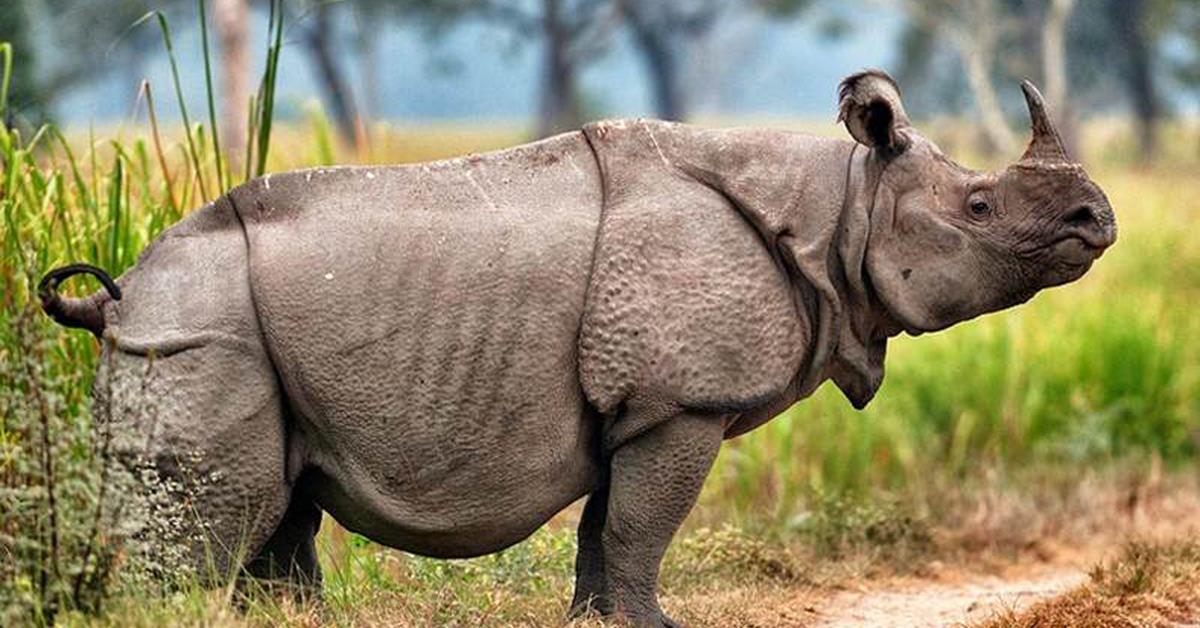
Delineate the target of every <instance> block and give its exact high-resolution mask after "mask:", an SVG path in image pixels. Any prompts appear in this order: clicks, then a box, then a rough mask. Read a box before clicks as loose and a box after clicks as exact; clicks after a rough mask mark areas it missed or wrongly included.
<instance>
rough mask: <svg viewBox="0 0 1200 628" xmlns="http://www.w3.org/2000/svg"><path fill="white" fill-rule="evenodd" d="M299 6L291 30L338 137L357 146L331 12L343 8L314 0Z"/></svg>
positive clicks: (355, 123)
mask: <svg viewBox="0 0 1200 628" xmlns="http://www.w3.org/2000/svg"><path fill="white" fill-rule="evenodd" d="M301 6H302V9H303V10H302V12H301V13H300V14H299V15H297V16H295V18H294V20H295V21H294V24H295V27H296V28H297V29H299V32H300V43H301V45H303V46H304V50H305V52H306V53H307V54H308V58H309V62H310V63H311V64H312V68H313V72H314V74H316V77H317V82H318V84H319V85H320V86H321V91H322V93H323V94H324V100H325V105H326V107H328V108H329V114H330V115H331V116H332V117H333V121H334V124H335V125H336V126H337V129H338V134H339V135H340V136H341V137H342V139H343V140H344V141H345V142H346V143H347V144H349V145H351V146H355V145H357V143H358V142H357V138H358V136H359V131H358V129H359V126H358V125H359V122H360V120H359V117H358V111H357V109H356V107H355V105H354V94H353V92H351V91H350V85H349V82H348V81H347V80H346V74H345V71H344V69H343V68H342V65H341V63H340V59H341V58H342V53H341V52H340V51H339V47H340V42H341V40H342V39H343V33H342V31H341V29H340V28H339V27H340V26H341V23H340V22H339V21H338V19H337V17H336V15H335V12H338V11H343V10H344V9H345V6H344V5H343V3H341V2H333V1H331V0H315V1H314V2H306V3H304V4H302V5H301Z"/></svg>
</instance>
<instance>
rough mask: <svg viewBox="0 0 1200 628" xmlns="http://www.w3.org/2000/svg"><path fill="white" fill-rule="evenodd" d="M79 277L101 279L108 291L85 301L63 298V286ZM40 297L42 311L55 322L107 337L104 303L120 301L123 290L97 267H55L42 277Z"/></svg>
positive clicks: (86, 298) (83, 265) (82, 265)
mask: <svg viewBox="0 0 1200 628" xmlns="http://www.w3.org/2000/svg"><path fill="white" fill-rule="evenodd" d="M75 275H91V276H93V277H95V278H96V279H99V280H100V283H101V284H102V285H103V286H104V291H102V292H97V293H95V294H92V295H91V296H87V297H82V298H75V297H64V296H62V295H60V294H59V293H58V286H59V284H61V283H62V282H63V281H65V280H66V279H68V278H70V277H73V276H75ZM38 298H39V299H41V301H42V311H44V312H45V313H46V314H48V315H49V316H50V318H52V319H54V322H56V323H58V324H60V325H64V326H66V327H75V328H78V329H86V330H88V331H90V332H92V334H93V335H95V336H96V337H97V338H100V337H102V336H103V334H104V326H105V321H104V304H105V303H106V302H107V301H108V300H109V299H112V300H114V301H120V300H121V288H120V287H119V286H118V285H117V283H116V282H115V281H113V279H112V277H110V276H109V275H108V273H106V272H104V271H103V270H101V269H99V268H96V267H95V266H92V265H90V264H71V265H69V266H63V267H61V268H55V269H54V270H52V271H50V272H48V273H46V276H44V277H42V280H41V281H40V282H38Z"/></svg>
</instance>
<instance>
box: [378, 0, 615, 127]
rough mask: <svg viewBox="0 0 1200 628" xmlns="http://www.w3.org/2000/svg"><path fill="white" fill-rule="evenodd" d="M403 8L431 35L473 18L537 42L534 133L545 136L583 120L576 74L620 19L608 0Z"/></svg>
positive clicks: (474, 0) (457, 2)
mask: <svg viewBox="0 0 1200 628" xmlns="http://www.w3.org/2000/svg"><path fill="white" fill-rule="evenodd" d="M398 3H399V4H398V6H402V7H403V10H404V12H405V13H407V14H408V15H411V16H413V17H419V18H420V19H423V20H425V22H426V24H427V25H429V26H430V27H431V31H430V32H431V33H433V34H435V35H436V34H437V33H440V32H441V31H442V30H444V29H445V28H446V27H447V26H448V25H450V24H451V23H456V22H459V21H461V20H464V19H478V20H483V21H487V22H490V23H494V24H498V25H502V26H505V27H507V28H509V29H511V31H512V32H513V33H514V35H515V36H516V37H517V38H518V39H519V40H522V41H527V40H534V41H538V42H539V43H540V44H541V46H542V63H541V78H540V80H539V94H538V120H537V133H538V135H540V136H546V135H550V134H553V133H556V132H558V131H562V130H565V129H570V128H574V127H577V126H579V125H580V124H581V123H582V122H583V114H582V106H581V104H580V94H579V85H578V81H579V73H580V72H581V71H582V70H583V68H585V67H586V66H587V65H588V64H589V63H593V62H595V61H596V60H598V59H599V58H601V57H602V56H603V54H604V52H605V51H606V49H607V46H608V43H609V40H610V39H611V35H612V33H613V31H614V30H615V29H616V27H617V26H618V25H619V23H620V11H619V6H618V5H617V3H616V2H615V1H614V0H538V2H537V3H536V4H531V3H529V2H525V1H523V0H398Z"/></svg>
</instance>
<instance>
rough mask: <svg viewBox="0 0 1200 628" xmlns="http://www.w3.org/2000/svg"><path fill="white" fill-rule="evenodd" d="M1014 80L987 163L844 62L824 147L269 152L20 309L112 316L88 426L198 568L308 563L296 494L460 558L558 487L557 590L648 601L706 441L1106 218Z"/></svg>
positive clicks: (732, 140) (1063, 265) (765, 133)
mask: <svg viewBox="0 0 1200 628" xmlns="http://www.w3.org/2000/svg"><path fill="white" fill-rule="evenodd" d="M1025 90H1026V96H1027V99H1028V101H1029V104H1030V109H1031V117H1032V119H1033V141H1032V142H1031V144H1030V148H1029V150H1028V151H1027V153H1026V154H1025V156H1024V157H1023V158H1022V159H1021V160H1020V161H1018V162H1017V163H1016V164H1014V165H1012V166H1010V167H1008V168H1006V169H1004V170H1001V171H999V172H974V171H971V170H967V169H965V168H963V167H961V166H958V165H957V164H955V163H954V162H952V161H950V160H949V159H948V158H947V157H946V156H944V155H943V154H942V153H941V152H940V151H939V150H938V148H937V147H936V146H934V145H933V144H932V143H931V142H929V141H928V140H926V139H925V138H924V137H922V136H921V135H920V134H919V133H917V131H916V130H915V129H913V128H912V127H911V126H909V123H908V118H907V116H906V115H905V114H904V111H903V109H902V107H901V104H900V98H899V90H898V89H897V88H896V86H895V83H894V82H893V81H892V80H891V79H890V78H889V77H887V76H886V75H884V74H883V73H880V72H877V71H870V72H864V73H860V74H856V75H853V76H851V77H849V78H847V79H846V81H845V82H844V83H843V85H842V88H841V103H840V114H841V119H842V120H843V121H845V123H846V126H847V128H848V130H849V131H850V134H851V136H852V137H853V138H854V139H855V140H856V141H855V142H852V141H845V140H836V139H825V138H820V137H811V136H807V135H801V134H796V133H789V132H782V131H772V130H759V129H732V130H705V129H700V128H696V127H691V126H686V125H680V124H670V123H664V122H656V121H642V120H638V121H618V122H601V123H597V124H593V125H589V126H587V127H585V128H584V129H583V130H582V131H577V132H572V133H566V134H563V135H559V136H557V137H553V138H550V139H547V140H544V141H541V142H537V143H533V144H528V145H524V146H518V147H515V148H511V149H508V150H504V151H500V152H495V153H489V154H484V155H475V156H470V157H465V158H461V159H452V160H448V161H441V162H435V163H429V164H422V165H414V166H403V167H382V168H374V167H364V168H333V169H317V170H306V171H300V172H292V173H287V174H277V175H271V176H268V177H263V178H261V179H258V180H255V181H252V182H250V183H248V184H246V185H244V186H242V187H240V188H238V189H236V190H234V191H232V192H231V193H229V194H228V195H227V196H225V197H223V198H221V199H219V200H217V201H216V202H215V203H213V204H211V205H208V206H206V207H204V208H202V209H200V210H198V211H196V212H194V213H193V214H191V215H190V216H189V217H188V218H187V219H185V220H184V221H182V222H181V223H179V224H178V225H176V226H174V227H173V228H171V229H170V230H168V231H167V232H166V233H164V234H163V235H162V237H160V238H159V239H158V240H157V241H156V242H155V243H154V244H153V245H151V246H150V247H149V248H148V249H147V250H146V252H145V253H144V254H143V255H142V258H141V259H140V261H139V262H138V265H137V267H136V268H134V269H133V270H131V271H130V272H129V273H127V274H126V275H125V276H123V277H122V278H121V279H120V280H119V282H118V283H119V285H120V287H121V290H122V291H123V293H124V294H123V298H122V299H121V300H119V301H118V300H114V299H113V298H111V297H110V296H109V295H108V294H107V293H106V292H100V293H97V294H96V295H93V296H92V297H90V298H87V299H78V300H74V299H66V298H60V297H58V296H57V294H56V293H54V292H53V287H54V286H53V285H52V286H51V290H50V291H48V292H47V293H45V294H44V299H45V306H46V308H47V310H48V311H50V312H51V313H52V314H54V315H55V316H56V318H58V319H59V320H60V322H64V323H66V324H69V325H71V324H73V325H76V326H82V327H86V328H90V329H92V330H93V331H94V332H95V333H97V334H98V335H102V336H103V337H105V338H108V339H110V340H111V343H108V346H106V349H105V355H104V358H103V359H102V360H101V362H102V363H103V364H105V365H107V364H109V363H111V364H112V368H111V370H110V369H109V368H107V366H102V367H101V372H100V374H99V377H98V382H100V383H99V384H98V385H97V390H98V391H103V390H108V389H110V388H111V390H112V391H113V393H112V394H113V396H114V397H115V398H114V399H113V402H114V405H115V407H116V408H118V409H120V408H131V407H137V406H138V403H142V402H144V401H145V400H144V399H142V398H141V396H144V395H145V394H147V393H146V392H145V390H146V389H145V387H144V386H141V385H139V384H137V383H136V381H137V379H138V377H139V375H140V374H142V373H145V372H146V370H147V368H148V366H150V370H151V371H152V373H153V377H154V378H156V381H157V382H159V383H161V384H162V386H160V387H159V388H157V390H161V391H162V392H161V393H159V394H160V395H161V396H162V398H160V399H158V400H157V401H156V407H157V408H158V411H157V412H155V413H145V412H142V413H137V412H124V413H122V412H119V411H118V412H117V413H116V415H115V416H114V420H116V421H124V422H127V423H129V422H132V423H135V425H134V428H135V429H138V430H141V431H143V432H146V433H147V436H148V437H152V438H150V440H151V442H152V445H151V453H152V456H153V457H154V459H155V460H156V461H157V462H158V463H159V465H160V467H161V468H163V469H164V470H165V471H166V472H168V473H176V474H178V473H182V471H181V470H180V465H179V464H178V463H177V459H178V458H179V457H180V456H181V453H182V452H187V453H189V454H190V453H198V454H199V455H198V458H197V459H198V462H197V463H195V465H196V467H197V468H195V469H191V470H190V471H189V473H193V474H196V475H205V474H211V473H214V472H215V473H216V478H215V479H214V480H212V483H211V486H210V487H209V489H208V490H207V491H204V492H202V493H197V494H196V495H194V496H193V499H194V500H195V502H196V503H195V510H196V512H197V513H198V514H199V515H200V516H201V517H202V518H203V520H204V521H205V523H206V524H208V525H209V526H210V527H211V532H212V539H213V540H214V541H215V543H216V544H215V545H214V546H212V547H215V548H218V551H217V552H216V557H217V559H218V561H220V564H221V565H228V564H229V561H231V560H232V557H234V556H238V555H239V554H238V553H237V551H236V550H235V548H241V549H242V550H244V552H245V555H249V556H252V557H253V558H252V559H251V560H250V561H249V567H248V568H249V571H250V572H251V573H253V574H257V575H260V576H265V577H273V578H281V579H283V578H290V579H292V580H294V581H300V582H303V583H308V584H312V583H315V582H318V581H319V577H320V576H319V573H318V571H317V563H316V556H315V555H314V549H313V534H314V533H315V532H316V530H317V526H318V524H319V518H320V513H321V511H326V512H329V513H330V514H332V515H333V517H334V518H336V519H337V520H338V521H339V522H341V523H342V524H343V525H345V526H346V527H347V528H349V529H351V530H354V531H357V532H359V533H361V534H363V535H365V536H367V537H369V538H371V539H374V540H376V541H378V542H380V543H383V544H386V545H389V546H392V547H396V548H399V549H402V550H405V551H409V552H415V553H419V554H424V555H428V556H437V557H465V556H475V555H479V554H486V553H488V552H495V551H497V550H500V549H502V548H504V547H507V546H509V545H511V544H513V543H516V542H518V541H520V540H522V539H524V538H525V537H526V536H528V535H529V534H530V533H532V532H533V531H534V530H536V529H537V528H538V527H539V526H541V525H542V524H543V523H544V522H545V521H546V520H547V519H548V518H549V517H551V516H552V515H554V514H555V513H557V512H558V511H560V510H562V509H563V508H564V507H565V506H567V505H568V504H570V503H572V502H573V501H575V500H577V499H579V498H580V497H583V496H585V495H589V497H588V500H587V504H586V507H585V508H584V511H583V517H582V521H581V522H580V525H579V552H578V558H577V565H576V567H577V576H576V577H577V581H576V590H575V599H574V602H573V609H574V610H575V612H582V611H586V610H588V609H592V610H596V611H599V612H602V613H615V614H618V615H620V616H623V617H624V618H626V619H627V620H629V621H630V622H632V623H634V624H638V625H651V626H658V625H670V624H671V623H672V622H670V620H668V619H667V618H666V617H665V616H664V615H663V613H662V611H661V610H660V609H659V605H658V601H657V599H656V595H655V584H656V580H657V576H658V570H659V561H660V559H661V558H662V555H663V551H664V550H665V549H666V547H667V544H668V543H669V542H670V540H671V537H672V535H673V534H674V533H675V531H676V529H677V528H678V526H679V525H680V523H681V522H682V521H683V519H684V517H685V516H686V515H687V513H688V511H689V509H690V508H691V507H692V504H693V502H694V500H695V498H696V495H697V493H698V492H699V490H700V487H701V484H702V483H703V481H704V478H705V475H706V474H707V473H708V470H709V467H710V465H711V464H712V461H713V458H714V457H715V456H716V454H717V449H718V448H719V446H720V444H721V441H722V440H723V439H725V438H729V437H731V436H734V435H737V434H741V433H743V432H746V431H748V430H750V429H753V428H754V427H756V426H758V425H761V424H762V423H763V422H765V421H767V420H769V419H770V418H771V417H773V416H775V415H776V414H777V413H779V412H780V411H782V410H783V409H785V408H787V407H788V406H789V405H791V404H792V403H794V402H795V401H797V400H799V399H802V398H804V397H806V396H807V395H809V394H811V393H812V392H813V390H814V389H815V388H816V387H817V386H818V385H819V384H821V383H822V382H823V381H825V380H827V379H832V380H833V381H834V382H835V383H836V385H837V386H838V387H839V388H840V389H841V390H842V391H843V392H844V393H845V394H846V396H847V397H848V398H849V400H850V401H851V403H853V404H854V405H855V407H862V406H864V405H866V403H867V402H868V401H869V400H870V399H871V397H872V396H873V395H874V393H875V391H876V390H877V389H878V387H879V385H880V382H881V380H882V376H883V357H884V348H885V344H886V341H887V338H889V337H891V336H894V335H896V334H898V333H900V332H902V331H905V332H909V333H912V334H917V333H921V332H925V331H932V330H937V329H942V328H944V327H947V326H949V325H952V324H954V323H955V322H958V321H963V320H966V319H969V318H973V317H975V316H979V315H980V314H984V313H986V312H991V311H995V310H999V309H1003V308H1006V307H1009V306H1012V305H1015V304H1018V303H1021V302H1023V301H1025V300H1027V299H1029V298H1030V297H1031V296H1033V294H1034V293H1035V292H1037V291H1038V290H1040V289H1042V288H1045V287H1048V286H1053V285H1058V284H1062V283H1066V282H1069V281H1073V280H1075V279H1077V278H1079V277H1080V276H1081V275H1083V274H1084V272H1086V271H1087V269H1088V268H1089V266H1090V265H1091V263H1092V261H1093V260H1094V259H1095V258H1097V257H1099V255H1100V253H1101V252H1102V251H1103V250H1104V249H1105V248H1106V247H1108V246H1109V245H1111V244H1112V243H1113V241H1114V239H1115V234H1116V232H1115V225H1114V222H1113V215H1112V210H1111V208H1110V207H1109V204H1108V202H1107V200H1106V199H1105V196H1104V194H1103V193H1102V192H1101V191H1100V189H1099V188H1098V187H1097V186H1096V185H1095V184H1094V183H1092V182H1091V181H1090V180H1089V179H1088V178H1087V176H1086V175H1085V174H1084V172H1083V170H1082V169H1081V168H1080V167H1079V166H1078V165H1076V164H1073V163H1071V162H1069V161H1068V159H1067V157H1066V155H1065V154H1064V153H1063V150H1062V147H1061V143H1060V142H1059V141H1058V138H1057V135H1056V134H1055V132H1054V129H1053V128H1052V126H1050V122H1049V119H1048V117H1047V116H1046V113H1045V111H1044V109H1043V108H1042V106H1041V99H1040V96H1038V95H1037V93H1036V90H1035V89H1033V87H1032V86H1031V85H1026V86H1025ZM52 283H54V284H56V283H57V280H56V281H54V282H52ZM101 318H102V320H101ZM151 355H153V358H152V359H151V357H150V356H151ZM148 362H153V364H152V366H151V365H150V364H148ZM148 414H154V417H153V418H147V416H148ZM208 551H210V552H211V551H212V549H211V548H210V549H209V550H208Z"/></svg>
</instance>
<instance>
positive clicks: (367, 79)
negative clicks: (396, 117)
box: [355, 14, 382, 120]
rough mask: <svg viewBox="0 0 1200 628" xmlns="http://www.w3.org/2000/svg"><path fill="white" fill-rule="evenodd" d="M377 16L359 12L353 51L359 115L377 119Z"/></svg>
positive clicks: (378, 100) (379, 99) (379, 109)
mask: <svg viewBox="0 0 1200 628" xmlns="http://www.w3.org/2000/svg"><path fill="white" fill-rule="evenodd" d="M376 17H377V16H372V15H366V14H360V15H359V18H358V19H359V23H358V33H357V37H355V52H356V53H357V56H358V68H359V77H360V79H359V81H360V82H359V86H360V87H361V90H360V91H359V95H360V96H361V100H360V102H359V115H361V116H362V117H363V118H365V119H367V120H371V119H377V118H379V117H380V115H382V107H381V106H380V103H381V98H380V96H379V65H380V64H379V46H377V45H376V43H375V42H376V41H378V39H379V23H378V20H377V19H376Z"/></svg>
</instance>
